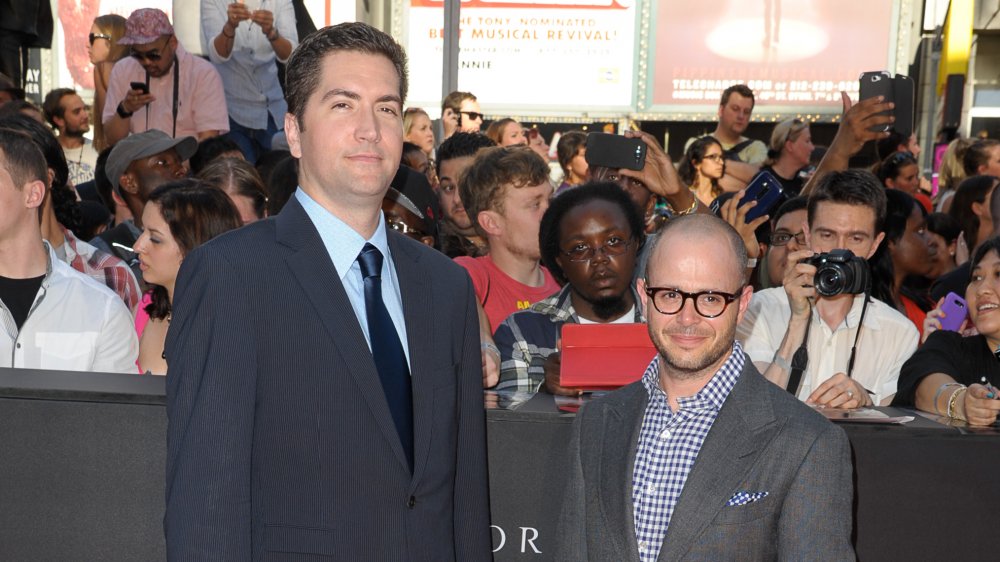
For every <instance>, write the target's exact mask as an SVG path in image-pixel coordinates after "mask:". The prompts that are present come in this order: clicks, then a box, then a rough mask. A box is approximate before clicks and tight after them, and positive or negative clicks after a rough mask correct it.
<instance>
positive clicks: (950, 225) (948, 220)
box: [927, 213, 962, 244]
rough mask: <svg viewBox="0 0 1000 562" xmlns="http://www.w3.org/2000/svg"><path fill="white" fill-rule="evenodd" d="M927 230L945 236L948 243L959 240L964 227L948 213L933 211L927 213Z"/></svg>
mask: <svg viewBox="0 0 1000 562" xmlns="http://www.w3.org/2000/svg"><path fill="white" fill-rule="evenodd" d="M927 230H929V231H931V232H933V233H934V234H937V235H938V236H940V237H941V238H944V241H945V242H947V243H948V244H951V243H952V242H954V241H955V240H958V236H959V235H960V234H962V228H961V227H959V226H958V223H957V222H955V219H953V218H952V217H951V215H949V214H947V213H931V214H929V215H927Z"/></svg>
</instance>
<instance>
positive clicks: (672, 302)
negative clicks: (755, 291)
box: [646, 287, 743, 318]
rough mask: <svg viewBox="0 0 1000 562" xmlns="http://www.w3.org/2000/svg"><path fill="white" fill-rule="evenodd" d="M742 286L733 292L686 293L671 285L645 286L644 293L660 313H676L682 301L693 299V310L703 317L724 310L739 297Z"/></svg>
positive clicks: (717, 313)
mask: <svg viewBox="0 0 1000 562" xmlns="http://www.w3.org/2000/svg"><path fill="white" fill-rule="evenodd" d="M742 291H743V287H740V288H739V289H737V292H735V293H723V292H722V291H699V292H697V293H688V292H686V291H682V290H680V289H674V288H671V287H646V294H647V295H649V299H650V300H651V301H653V307H654V308H656V311H657V312H659V313H660V314H677V313H678V312H680V311H681V309H682V308H684V301H686V300H688V299H691V300H693V301H694V310H695V312H697V313H698V314H700V315H702V316H703V317H705V318H715V317H716V316H719V315H720V314H722V313H723V312H725V311H726V307H727V306H729V303H731V302H733V301H734V300H736V299H738V298H739V297H740V293H741V292H742Z"/></svg>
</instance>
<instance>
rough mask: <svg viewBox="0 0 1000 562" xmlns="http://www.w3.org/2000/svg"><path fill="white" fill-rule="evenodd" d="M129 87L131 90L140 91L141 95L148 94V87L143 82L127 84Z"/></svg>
mask: <svg viewBox="0 0 1000 562" xmlns="http://www.w3.org/2000/svg"><path fill="white" fill-rule="evenodd" d="M129 86H131V87H132V89H133V90H140V91H141V92H142V93H143V95H145V94H148V93H149V86H147V85H146V83H145V82H129Z"/></svg>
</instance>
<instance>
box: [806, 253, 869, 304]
mask: <svg viewBox="0 0 1000 562" xmlns="http://www.w3.org/2000/svg"><path fill="white" fill-rule="evenodd" d="M805 262H806V263H808V264H810V265H814V266H816V276H815V277H814V278H813V285H814V286H815V287H816V292H817V293H819V294H821V295H823V296H824V297H832V296H835V295H840V294H849V295H857V294H859V293H863V292H865V289H867V288H868V286H869V285H870V284H871V272H870V270H869V269H868V262H867V261H866V260H865V259H864V258H859V257H858V256H855V255H854V252H851V251H850V250H833V251H832V252H826V253H822V254H816V255H815V256H813V257H811V258H809V259H807V260H805Z"/></svg>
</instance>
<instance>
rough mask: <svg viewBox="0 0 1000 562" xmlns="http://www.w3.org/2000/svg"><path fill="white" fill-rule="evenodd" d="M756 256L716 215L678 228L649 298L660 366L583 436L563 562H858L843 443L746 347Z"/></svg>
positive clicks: (652, 277) (595, 406)
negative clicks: (744, 323) (744, 326)
mask: <svg viewBox="0 0 1000 562" xmlns="http://www.w3.org/2000/svg"><path fill="white" fill-rule="evenodd" d="M746 262H747V254H746V248H745V246H744V244H743V240H742V238H741V237H740V235H739V234H738V233H737V232H736V231H735V230H734V229H733V228H732V227H731V226H729V225H728V224H727V223H725V222H724V221H722V220H721V219H719V218H716V217H714V216H711V215H704V214H694V215H687V216H682V217H678V218H675V219H672V220H670V221H669V222H667V224H666V226H665V227H664V228H663V230H662V231H661V234H660V236H659V238H658V239H657V240H656V241H655V242H653V249H652V255H651V257H650V262H649V270H648V271H647V272H646V275H645V277H644V279H642V280H640V281H639V282H638V284H637V287H636V288H637V292H638V293H639V294H640V295H644V296H645V299H644V300H645V303H644V306H643V309H644V310H645V311H646V320H647V325H648V327H649V335H650V338H651V339H652V341H653V343H654V344H655V346H656V349H657V351H658V354H657V356H656V357H654V358H653V360H652V361H651V362H650V364H649V367H647V368H646V371H645V372H644V373H643V375H642V378H641V379H640V380H639V381H637V382H635V383H632V384H630V385H628V386H626V387H624V388H621V389H620V390H617V391H615V392H613V393H611V394H608V395H606V396H604V397H602V398H599V399H597V400H594V401H593V402H591V403H589V404H587V405H586V406H584V407H583V409H582V410H581V411H580V414H579V415H578V416H577V419H576V420H575V422H574V425H573V434H572V437H571V440H570V444H569V449H570V455H569V458H570V463H571V464H570V469H569V470H568V471H567V474H568V485H567V489H566V493H565V494H564V498H565V500H564V501H565V503H564V504H563V508H562V515H561V517H560V529H559V532H558V535H557V536H558V537H559V541H560V544H559V551H558V552H557V555H556V559H557V560H567V561H568V560H572V561H581V560H595V561H596V560H639V561H641V562H654V561H657V560H680V559H685V560H775V559H779V558H780V559H783V560H853V559H854V552H853V549H852V547H851V502H852V499H853V487H852V482H851V472H852V471H851V460H850V447H849V445H848V441H847V437H846V435H845V434H844V432H843V430H841V429H840V428H838V427H836V426H834V425H833V424H831V423H830V422H829V421H827V420H825V419H824V418H823V417H822V416H821V415H819V414H818V413H816V412H814V411H812V410H811V409H810V408H809V407H808V406H805V405H804V404H802V403H800V402H799V401H798V400H796V399H795V398H794V397H793V396H791V395H790V394H788V393H787V392H785V391H783V390H781V389H780V388H778V387H777V386H775V385H773V384H771V383H770V382H768V381H767V380H766V379H765V378H764V377H763V376H761V374H760V373H759V372H758V371H757V369H756V368H754V366H753V363H752V362H751V361H750V358H749V357H747V355H746V354H745V353H743V349H742V347H741V346H740V344H739V342H737V341H736V325H737V323H738V322H739V320H740V318H742V317H743V315H744V313H745V312H746V309H747V306H748V305H749V304H750V296H751V294H752V293H753V289H752V288H751V287H750V286H749V285H748V284H747V279H746Z"/></svg>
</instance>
